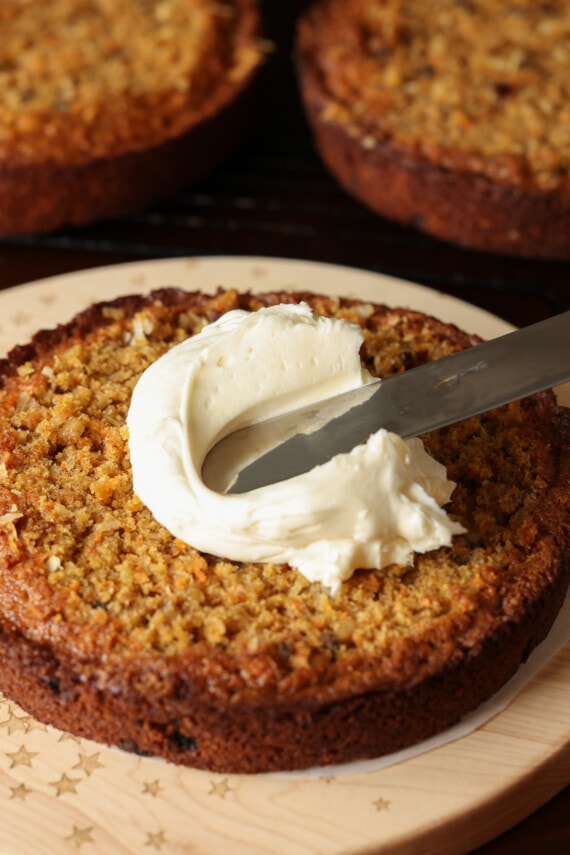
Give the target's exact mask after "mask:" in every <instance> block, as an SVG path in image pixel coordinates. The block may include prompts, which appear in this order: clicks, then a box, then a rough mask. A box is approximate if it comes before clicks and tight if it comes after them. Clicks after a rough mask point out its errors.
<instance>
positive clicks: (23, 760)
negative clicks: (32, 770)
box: [6, 745, 38, 769]
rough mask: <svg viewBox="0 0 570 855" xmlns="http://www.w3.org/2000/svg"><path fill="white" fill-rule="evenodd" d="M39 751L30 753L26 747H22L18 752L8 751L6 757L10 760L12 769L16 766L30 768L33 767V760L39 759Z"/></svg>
mask: <svg viewBox="0 0 570 855" xmlns="http://www.w3.org/2000/svg"><path fill="white" fill-rule="evenodd" d="M37 755H38V752H37V751H28V749H27V748H26V746H25V745H20V747H19V748H18V750H17V751H12V752H10V751H7V752H6V757H9V758H10V761H11V762H10V769H13V768H14V767H15V766H28V767H31V765H32V760H33V759H34V757H37Z"/></svg>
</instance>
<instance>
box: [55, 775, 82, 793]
mask: <svg viewBox="0 0 570 855" xmlns="http://www.w3.org/2000/svg"><path fill="white" fill-rule="evenodd" d="M49 783H50V786H51V787H55V792H56V795H57V796H62V795H63V794H64V793H72V794H73V795H75V793H77V785H78V784H79V783H81V778H70V777H69V775H68V774H67V773H66V772H64V773H63V775H62V776H61V778H60V779H59V781H50V782H49Z"/></svg>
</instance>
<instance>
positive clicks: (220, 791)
mask: <svg viewBox="0 0 570 855" xmlns="http://www.w3.org/2000/svg"><path fill="white" fill-rule="evenodd" d="M231 791H232V787H231V786H230V784H229V782H228V779H227V778H222V780H221V781H210V792H209V793H208V795H209V796H219V797H220V798H221V799H225V797H226V796H227V794H228V793H230V792H231Z"/></svg>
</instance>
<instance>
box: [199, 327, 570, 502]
mask: <svg viewBox="0 0 570 855" xmlns="http://www.w3.org/2000/svg"><path fill="white" fill-rule="evenodd" d="M569 379H570V312H564V313H562V314H560V315H556V316H555V317H553V318H550V319H549V320H546V321H542V322H541V323H538V324H533V325H532V326H529V327H525V328H524V329H521V330H517V331H516V332H512V333H508V334H506V335H503V336H500V337H499V338H496V339H493V340H492V341H488V342H485V343H483V344H479V345H476V346H474V347H470V348H467V350H462V351H460V352H459V353H454V354H452V355H451V356H447V357H444V358H443V359H439V360H436V361H435V362H429V363H427V364H426V365H422V366H420V367H418V368H413V369H411V370H410V371H406V372H404V373H403V374H398V375H396V376H394V377H390V378H387V379H385V380H375V381H374V382H372V383H370V384H369V385H367V386H363V387H361V388H359V389H356V390H354V391H351V392H345V393H343V394H341V395H337V396H335V397H334V398H329V399H327V400H325V401H321V402H319V403H316V404H314V405H310V406H307V407H303V408H302V409H299V410H294V411H292V412H290V413H287V414H285V415H282V416H277V417H275V418H272V419H268V420H267V421H264V422H258V423H257V424H252V425H250V426H248V427H245V428H242V429H241V430H238V431H236V432H234V433H233V434H230V435H229V436H227V437H225V438H224V439H222V440H221V441H220V442H218V443H217V445H215V446H214V447H213V448H212V450H211V451H210V452H209V454H208V456H207V457H206V460H205V462H204V466H203V468H202V476H203V478H204V481H205V483H206V484H207V485H208V486H209V487H211V488H212V489H214V490H218V491H219V492H229V493H245V492H247V491H248V490H253V489H256V488H257V487H263V486H265V485H267V484H271V483H274V482H277V481H283V480H284V479H286V478H291V477H293V476H294V475H299V474H301V473H302V472H306V471H308V470H309V469H312V468H313V466H316V465H317V464H320V463H326V462H327V461H328V460H330V459H331V458H332V457H334V455H336V454H339V453H341V452H348V451H350V450H351V449H352V448H354V446H355V445H357V444H358V443H360V442H362V441H364V440H366V439H367V438H368V437H369V436H370V434H371V433H374V432H375V431H377V430H379V429H380V428H386V429H387V430H390V431H393V432H394V433H397V434H399V435H400V436H401V437H403V438H404V439H406V438H409V437H413V436H419V435H421V434H424V433H427V432H428V431H431V430H435V429H436V428H440V427H444V426H445V425H449V424H452V423H453V422H458V421H461V420H462V419H465V418H468V417H469V416H475V415H478V414H480V413H484V412H487V411H488V410H492V409H494V408H495V407H498V406H500V405H502V404H508V403H510V402H511V401H516V400H518V399H520V398H524V397H526V396H527V395H531V394H533V393H535V392H541V391H543V390H544V389H550V388H552V387H553V386H556V385H558V384H560V383H564V382H565V381H566V380H569Z"/></svg>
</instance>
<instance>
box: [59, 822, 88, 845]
mask: <svg viewBox="0 0 570 855" xmlns="http://www.w3.org/2000/svg"><path fill="white" fill-rule="evenodd" d="M64 839H65V840H69V842H70V843H73V844H75V846H76V847H77V848H78V849H79V847H80V846H82V845H83V844H84V843H94V842H95V841H94V840H93V826H91V825H90V826H88V827H87V828H79V826H78V825H74V826H73V830H72V832H71V834H69V835H68V836H67V837H65V838H64Z"/></svg>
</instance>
